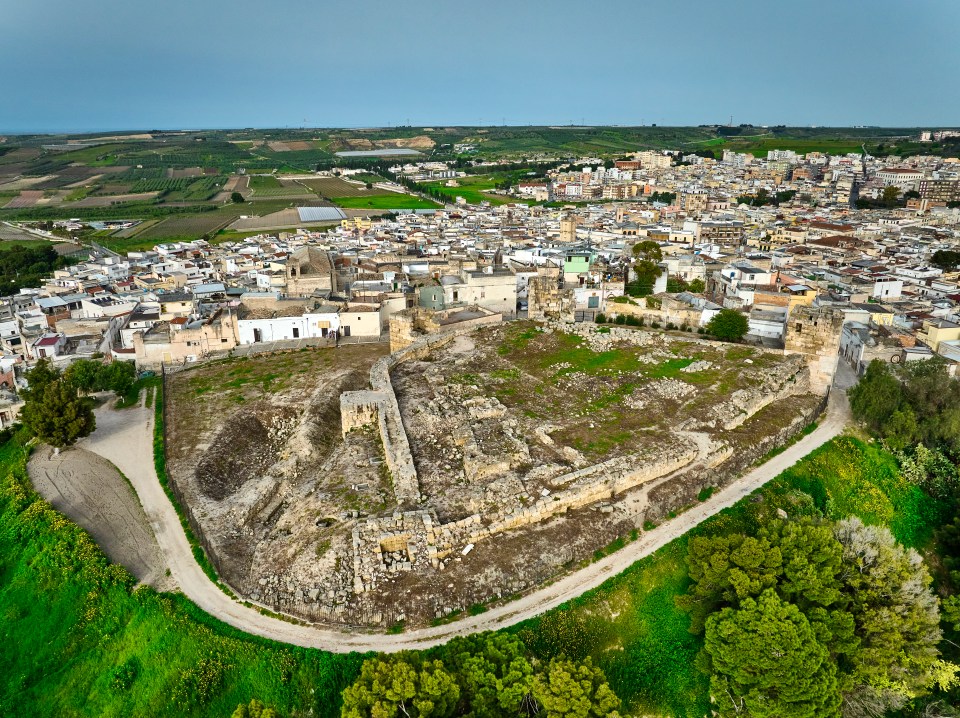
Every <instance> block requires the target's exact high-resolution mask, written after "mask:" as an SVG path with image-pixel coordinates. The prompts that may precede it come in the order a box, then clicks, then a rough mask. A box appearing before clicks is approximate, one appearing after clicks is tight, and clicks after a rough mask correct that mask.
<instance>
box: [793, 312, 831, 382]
mask: <svg viewBox="0 0 960 718" xmlns="http://www.w3.org/2000/svg"><path fill="white" fill-rule="evenodd" d="M842 332H843V314H842V313H841V312H835V311H834V310H833V309H832V308H830V307H819V308H815V307H806V306H797V307H795V308H794V310H793V311H792V312H790V316H789V318H788V319H787V330H786V335H785V338H784V353H785V354H801V355H802V356H803V357H804V359H805V360H806V362H807V366H809V367H810V388H811V390H812V391H815V392H817V393H820V394H826V393H827V392H828V391H830V385H831V384H832V383H833V376H834V374H835V373H836V371H837V361H838V359H839V356H840V337H841V334H842Z"/></svg>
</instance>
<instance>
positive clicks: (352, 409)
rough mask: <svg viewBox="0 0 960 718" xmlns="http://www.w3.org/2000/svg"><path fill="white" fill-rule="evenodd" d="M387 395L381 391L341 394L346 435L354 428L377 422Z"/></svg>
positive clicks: (341, 412) (341, 411)
mask: <svg viewBox="0 0 960 718" xmlns="http://www.w3.org/2000/svg"><path fill="white" fill-rule="evenodd" d="M385 400H386V397H385V396H384V395H383V393H382V392H379V391H349V392H344V393H343V394H341V395H340V423H341V429H342V431H343V434H344V436H346V435H347V434H348V433H349V432H350V431H352V430H353V429H358V428H361V427H364V426H371V425H373V424H376V423H377V421H378V416H379V413H380V407H381V406H382V405H383V403H384V401H385Z"/></svg>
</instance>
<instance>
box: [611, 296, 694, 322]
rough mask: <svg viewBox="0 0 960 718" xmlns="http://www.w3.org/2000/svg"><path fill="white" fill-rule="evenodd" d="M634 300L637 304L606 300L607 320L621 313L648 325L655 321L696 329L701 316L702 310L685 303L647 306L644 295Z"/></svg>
mask: <svg viewBox="0 0 960 718" xmlns="http://www.w3.org/2000/svg"><path fill="white" fill-rule="evenodd" d="M635 301H636V302H637V304H626V303H620V302H607V321H610V320H611V319H612V318H613V317H616V316H617V315H618V314H622V315H623V316H625V317H639V318H641V319H643V321H644V322H645V323H646V324H648V325H649V324H652V323H653V322H657V323H658V324H660V325H661V326H666V325H667V323H672V324H675V325H676V326H678V327H679V326H683V325H684V324H685V325H687V326H688V327H693V328H694V329H696V328H697V327H699V326H700V320H701V319H702V317H703V311H701V310H700V309H694V308H693V307H690V306H689V305H687V304H683V305H682V306H680V307H678V306H670V305H667V304H661V306H660V307H648V306H647V303H646V297H640V298H639V299H637V300H635ZM684 307H685V308H684Z"/></svg>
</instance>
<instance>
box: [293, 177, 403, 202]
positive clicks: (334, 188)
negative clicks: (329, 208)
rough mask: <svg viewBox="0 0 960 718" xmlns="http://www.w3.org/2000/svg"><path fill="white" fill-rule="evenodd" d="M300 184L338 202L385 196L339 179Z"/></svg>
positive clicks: (312, 180)
mask: <svg viewBox="0 0 960 718" xmlns="http://www.w3.org/2000/svg"><path fill="white" fill-rule="evenodd" d="M300 182H301V184H304V185H306V186H307V187H309V188H310V189H311V190H313V191H314V192H316V193H317V194H319V195H321V196H322V197H326V198H327V199H330V200H336V199H340V198H342V197H368V196H370V195H377V194H385V191H384V190H381V189H376V188H374V189H372V190H369V189H367V188H366V187H364V186H363V185H362V184H354V183H353V182H347V181H346V180H342V179H340V178H339V177H320V178H317V179H308V180H300Z"/></svg>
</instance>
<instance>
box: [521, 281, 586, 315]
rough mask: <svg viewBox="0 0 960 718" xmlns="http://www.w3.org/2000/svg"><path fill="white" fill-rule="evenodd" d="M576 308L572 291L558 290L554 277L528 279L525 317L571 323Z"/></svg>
mask: <svg viewBox="0 0 960 718" xmlns="http://www.w3.org/2000/svg"><path fill="white" fill-rule="evenodd" d="M576 308H577V300H576V295H575V294H574V292H573V290H572V289H560V288H559V287H558V286H557V278H556V277H530V279H529V281H528V282H527V317H528V318H529V319H535V320H542V319H559V320H561V321H570V322H572V321H573V318H574V310H576Z"/></svg>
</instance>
